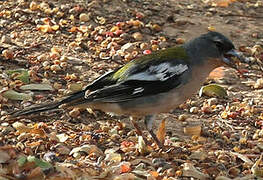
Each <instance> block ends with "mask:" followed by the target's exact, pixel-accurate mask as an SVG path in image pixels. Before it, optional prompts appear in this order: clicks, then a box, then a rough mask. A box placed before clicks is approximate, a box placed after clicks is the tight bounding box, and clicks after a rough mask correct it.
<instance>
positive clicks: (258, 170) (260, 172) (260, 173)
mask: <svg viewBox="0 0 263 180" xmlns="http://www.w3.org/2000/svg"><path fill="white" fill-rule="evenodd" d="M261 161H262V154H261V155H260V158H259V159H258V160H257V161H256V162H255V164H254V165H253V166H252V168H251V171H252V173H253V175H255V176H256V177H263V168H262V167H258V166H259V164H260V163H261Z"/></svg>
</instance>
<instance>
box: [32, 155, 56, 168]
mask: <svg viewBox="0 0 263 180" xmlns="http://www.w3.org/2000/svg"><path fill="white" fill-rule="evenodd" d="M27 161H28V162H34V163H35V164H36V166H38V167H40V168H41V169H42V170H47V169H51V168H53V166H52V164H50V163H49V162H46V161H43V160H41V159H38V158H36V157H35V156H28V157H27Z"/></svg>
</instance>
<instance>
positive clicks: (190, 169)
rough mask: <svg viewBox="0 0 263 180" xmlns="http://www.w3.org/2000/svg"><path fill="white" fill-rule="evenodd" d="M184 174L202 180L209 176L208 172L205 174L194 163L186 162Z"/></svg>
mask: <svg viewBox="0 0 263 180" xmlns="http://www.w3.org/2000/svg"><path fill="white" fill-rule="evenodd" d="M182 176H187V177H192V178H196V179H200V180H206V179H208V178H209V176H208V175H207V174H204V173H202V172H200V171H198V170H197V169H196V168H195V167H194V166H193V165H192V164H190V163H184V164H183V174H182Z"/></svg>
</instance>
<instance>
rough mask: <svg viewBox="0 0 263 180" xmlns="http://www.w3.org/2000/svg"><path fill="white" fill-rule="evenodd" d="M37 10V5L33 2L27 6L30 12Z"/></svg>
mask: <svg viewBox="0 0 263 180" xmlns="http://www.w3.org/2000/svg"><path fill="white" fill-rule="evenodd" d="M38 8H39V5H38V4H37V3H36V2H35V1H32V2H31V3H30V5H29V9H30V10H31V11H36V10H37V9H38Z"/></svg>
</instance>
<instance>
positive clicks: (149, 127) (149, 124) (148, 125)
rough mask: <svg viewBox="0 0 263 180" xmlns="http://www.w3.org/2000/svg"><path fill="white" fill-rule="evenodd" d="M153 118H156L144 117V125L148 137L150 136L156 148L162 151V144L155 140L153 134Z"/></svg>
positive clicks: (155, 137) (152, 116) (151, 116)
mask: <svg viewBox="0 0 263 180" xmlns="http://www.w3.org/2000/svg"><path fill="white" fill-rule="evenodd" d="M155 117H156V116H155V115H147V116H145V119H144V123H145V126H146V129H147V131H148V132H149V133H150V135H151V136H152V138H153V140H154V141H155V142H156V144H157V145H158V147H159V148H160V149H163V144H162V143H161V142H160V141H159V139H158V138H157V136H156V135H155V134H154V132H153V122H154V120H155Z"/></svg>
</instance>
